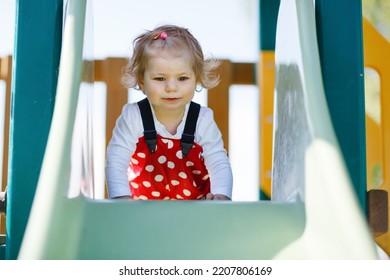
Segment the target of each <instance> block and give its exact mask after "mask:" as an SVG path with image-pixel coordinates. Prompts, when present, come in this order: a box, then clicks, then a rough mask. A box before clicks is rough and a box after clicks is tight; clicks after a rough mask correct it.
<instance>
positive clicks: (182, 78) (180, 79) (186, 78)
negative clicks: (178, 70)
mask: <svg viewBox="0 0 390 280" xmlns="http://www.w3.org/2000/svg"><path fill="white" fill-rule="evenodd" d="M188 79H189V78H188V77H180V78H179V81H186V80H188Z"/></svg>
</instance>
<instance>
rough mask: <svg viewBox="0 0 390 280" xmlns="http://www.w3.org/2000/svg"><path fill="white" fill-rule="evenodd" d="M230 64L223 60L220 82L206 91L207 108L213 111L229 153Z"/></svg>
mask: <svg viewBox="0 0 390 280" xmlns="http://www.w3.org/2000/svg"><path fill="white" fill-rule="evenodd" d="M232 75H233V66H232V63H231V62H229V61H227V60H223V61H222V64H221V82H220V83H219V85H218V86H216V87H215V88H212V89H210V90H209V91H208V106H209V107H210V108H211V109H212V110H213V111H214V119H215V122H216V123H217V125H218V128H219V130H220V131H221V133H222V138H223V142H224V145H225V149H226V151H228V152H229V88H230V85H231V81H232Z"/></svg>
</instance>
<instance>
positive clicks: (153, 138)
mask: <svg viewBox="0 0 390 280" xmlns="http://www.w3.org/2000/svg"><path fill="white" fill-rule="evenodd" d="M137 104H138V107H139V110H140V112H141V118H142V124H143V126H144V139H145V142H146V144H147V145H148V148H149V151H150V152H151V153H154V152H155V151H156V146H157V132H156V127H155V126H154V120H153V113H152V108H150V104H149V101H148V99H147V98H145V99H142V100H141V101H138V103H137Z"/></svg>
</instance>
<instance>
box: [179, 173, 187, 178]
mask: <svg viewBox="0 0 390 280" xmlns="http://www.w3.org/2000/svg"><path fill="white" fill-rule="evenodd" d="M179 177H180V178H183V179H187V174H185V173H184V172H180V173H179Z"/></svg>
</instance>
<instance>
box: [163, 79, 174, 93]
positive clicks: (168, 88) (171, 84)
mask: <svg viewBox="0 0 390 280" xmlns="http://www.w3.org/2000/svg"><path fill="white" fill-rule="evenodd" d="M165 90H166V91H167V92H173V91H176V90H177V81H176V80H167V81H166V84H165Z"/></svg>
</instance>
